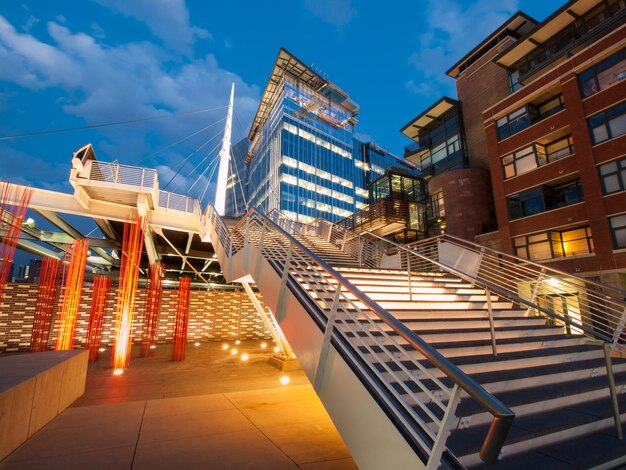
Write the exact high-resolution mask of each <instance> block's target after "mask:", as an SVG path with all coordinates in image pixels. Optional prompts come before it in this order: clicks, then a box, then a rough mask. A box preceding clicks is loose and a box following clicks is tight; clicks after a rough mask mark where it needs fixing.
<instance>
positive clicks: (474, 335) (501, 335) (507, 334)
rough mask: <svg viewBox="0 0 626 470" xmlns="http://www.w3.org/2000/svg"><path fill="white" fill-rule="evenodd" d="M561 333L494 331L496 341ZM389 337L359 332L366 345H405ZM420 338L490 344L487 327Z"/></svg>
mask: <svg viewBox="0 0 626 470" xmlns="http://www.w3.org/2000/svg"><path fill="white" fill-rule="evenodd" d="M560 333H562V329H561V328H559V327H550V326H532V327H528V326H514V327H503V328H496V329H495V336H496V341H499V340H503V339H510V338H526V339H528V340H532V339H533V338H535V337H541V336H550V335H558V334H560ZM347 335H348V337H354V333H352V332H348V333H347ZM388 336H389V337H383V336H382V335H381V334H380V333H378V332H372V335H371V336H368V335H367V334H366V333H364V332H361V334H359V337H360V338H361V339H360V341H365V342H366V344H369V345H372V344H378V345H385V344H400V345H402V344H406V341H405V340H404V339H403V338H402V337H400V336H398V335H397V334H395V333H393V332H389V335H388ZM419 336H420V338H422V339H423V340H424V341H426V342H427V343H429V344H435V343H441V342H448V343H463V342H466V341H480V340H484V341H489V342H491V330H490V329H489V328H488V327H485V328H482V329H475V330H471V331H469V330H467V329H455V330H446V329H442V330H431V331H428V332H422V333H420V335H419Z"/></svg>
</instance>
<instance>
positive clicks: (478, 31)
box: [407, 0, 519, 98]
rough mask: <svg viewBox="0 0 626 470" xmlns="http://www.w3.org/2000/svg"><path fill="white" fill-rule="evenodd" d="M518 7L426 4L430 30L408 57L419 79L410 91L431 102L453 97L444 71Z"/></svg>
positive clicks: (452, 1) (505, 1)
mask: <svg viewBox="0 0 626 470" xmlns="http://www.w3.org/2000/svg"><path fill="white" fill-rule="evenodd" d="M518 4H519V0H499V1H498V2H497V3H494V2H493V1H491V0H474V1H471V2H463V1H459V0H426V1H425V2H424V7H423V11H424V14H425V16H426V21H427V23H428V27H427V28H425V29H426V31H425V32H424V33H422V34H420V35H419V36H418V38H417V40H418V50H417V51H415V52H414V53H413V54H411V56H410V57H409V63H410V64H412V65H414V66H415V68H416V69H417V76H416V79H414V80H410V81H409V82H408V83H407V88H408V89H409V90H412V91H413V92H415V93H416V94H419V95H422V96H427V97H429V98H433V97H436V96H435V95H441V94H447V95H450V94H454V93H455V91H454V90H455V88H454V81H453V80H452V79H450V78H448V77H447V76H445V71H446V70H447V69H448V68H450V66H452V65H453V64H454V63H455V62H456V61H457V60H458V59H460V58H461V57H463V56H464V55H465V54H466V53H468V52H469V51H470V50H471V48H472V47H474V46H475V45H476V44H478V43H479V42H480V41H482V40H483V39H484V38H485V37H486V36H487V35H489V34H491V33H492V32H493V31H494V30H495V29H496V28H497V27H498V26H500V25H501V24H502V23H504V22H505V21H506V20H507V19H508V18H509V17H510V16H511V15H513V13H515V12H516V11H517V10H518V9H519V8H518Z"/></svg>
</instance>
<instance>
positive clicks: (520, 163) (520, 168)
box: [515, 154, 537, 174]
mask: <svg viewBox="0 0 626 470" xmlns="http://www.w3.org/2000/svg"><path fill="white" fill-rule="evenodd" d="M515 167H516V168H517V174H522V173H526V172H528V171H532V170H534V169H535V168H537V161H536V160H535V156H534V155H532V154H531V155H527V156H526V157H523V158H520V159H519V160H517V162H515Z"/></svg>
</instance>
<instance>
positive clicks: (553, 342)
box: [359, 335, 586, 359]
mask: <svg viewBox="0 0 626 470" xmlns="http://www.w3.org/2000/svg"><path fill="white" fill-rule="evenodd" d="M496 343H497V353H498V354H504V353H509V352H517V351H535V350H539V349H547V348H560V347H567V346H577V345H583V344H585V343H586V339H585V338H584V337H583V336H565V335H550V336H540V337H536V338H507V339H500V341H497V342H496ZM430 345H431V346H432V347H434V348H435V349H436V350H437V351H439V352H440V353H441V354H443V355H444V356H445V357H447V358H449V359H450V358H453V357H460V356H462V357H465V356H470V355H486V354H491V353H492V351H493V349H492V344H491V340H490V339H489V340H475V341H466V342H464V343H461V342H447V341H446V342H439V343H436V342H431V343H430ZM359 349H360V351H361V353H362V354H363V355H364V356H365V357H368V356H371V355H373V354H376V353H382V354H387V353H389V354H392V355H399V357H403V356H404V354H403V352H402V351H400V350H399V349H398V348H397V347H396V346H395V345H388V346H384V349H383V347H382V346H380V345H373V346H370V347H369V349H368V348H367V347H366V346H360V347H359ZM370 350H371V351H372V352H369V351H370ZM404 350H406V351H410V352H411V357H414V358H416V359H423V356H422V355H421V354H420V353H419V352H417V351H415V350H414V349H413V348H412V347H411V346H408V345H407V346H405V347H404Z"/></svg>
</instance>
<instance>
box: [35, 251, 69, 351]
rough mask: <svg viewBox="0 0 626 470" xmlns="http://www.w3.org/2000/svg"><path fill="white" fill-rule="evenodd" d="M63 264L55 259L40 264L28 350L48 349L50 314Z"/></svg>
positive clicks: (55, 299) (47, 259) (54, 302)
mask: <svg viewBox="0 0 626 470" xmlns="http://www.w3.org/2000/svg"><path fill="white" fill-rule="evenodd" d="M62 265H63V262H62V261H61V260H59V259H55V258H44V260H43V262H42V263H41V274H40V277H39V287H38V288H37V303H36V305H35V316H34V319H33V331H32V334H31V337H30V350H31V351H32V352H40V351H45V350H47V349H48V340H49V338H50V327H51V326H52V314H53V313H54V306H55V305H56V301H57V293H58V288H59V276H60V274H61V267H62Z"/></svg>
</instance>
